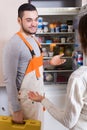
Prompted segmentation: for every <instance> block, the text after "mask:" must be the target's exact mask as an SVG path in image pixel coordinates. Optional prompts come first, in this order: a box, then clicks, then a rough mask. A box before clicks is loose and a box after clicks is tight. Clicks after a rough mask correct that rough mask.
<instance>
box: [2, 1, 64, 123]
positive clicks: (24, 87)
mask: <svg viewBox="0 0 87 130" xmlns="http://www.w3.org/2000/svg"><path fill="white" fill-rule="evenodd" d="M18 23H19V25H20V31H19V32H17V33H16V34H15V35H14V36H13V37H12V38H11V39H10V40H9V42H8V44H7V45H6V47H5V51H4V58H3V61H4V63H3V65H4V66H3V68H4V81H5V84H6V89H7V94H8V100H9V104H10V108H11V111H12V112H11V114H12V120H13V121H15V122H16V123H23V119H29V118H30V119H39V120H40V119H41V118H42V117H40V116H41V114H40V113H39V112H41V113H42V108H41V107H42V106H41V105H40V104H38V103H33V102H32V101H31V100H30V101H29V99H28V97H27V92H28V91H30V90H33V91H38V92H40V93H43V88H44V87H43V62H42V61H43V58H42V48H41V45H40V44H39V43H38V41H37V40H36V38H35V37H34V34H35V33H36V31H37V26H38V12H37V10H36V8H35V7H34V6H33V5H31V4H29V3H25V4H23V5H21V6H20V7H19V9H18ZM61 56H62V55H59V56H55V57H54V58H53V59H52V60H51V61H50V63H51V64H52V65H58V64H62V63H64V62H65V60H64V59H61ZM19 90H20V91H19ZM40 110H41V111H40ZM39 115H40V116H39ZM41 120H42V119H41Z"/></svg>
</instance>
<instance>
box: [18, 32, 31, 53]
mask: <svg viewBox="0 0 87 130" xmlns="http://www.w3.org/2000/svg"><path fill="white" fill-rule="evenodd" d="M17 34H18V35H19V36H20V38H21V39H22V40H23V41H24V43H25V44H26V46H27V47H28V48H29V49H30V50H31V51H33V48H32V46H31V45H30V44H29V42H28V41H27V40H26V39H25V38H24V36H23V35H22V34H21V32H17Z"/></svg>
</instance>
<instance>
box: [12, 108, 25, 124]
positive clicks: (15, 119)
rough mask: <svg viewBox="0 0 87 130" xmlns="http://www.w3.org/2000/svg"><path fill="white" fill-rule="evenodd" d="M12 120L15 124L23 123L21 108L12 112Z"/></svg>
mask: <svg viewBox="0 0 87 130" xmlns="http://www.w3.org/2000/svg"><path fill="white" fill-rule="evenodd" d="M12 121H13V122H14V123H17V124H23V123H24V121H23V112H22V110H20V111H16V112H13V115H12Z"/></svg>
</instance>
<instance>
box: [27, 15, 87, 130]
mask: <svg viewBox="0 0 87 130" xmlns="http://www.w3.org/2000/svg"><path fill="white" fill-rule="evenodd" d="M78 32H79V39H80V42H81V47H82V49H83V53H84V55H85V56H86V55H87V14H86V15H84V16H82V17H81V19H80V21H79V26H78ZM28 96H29V99H31V100H33V101H36V102H41V104H42V105H43V106H44V107H45V108H46V110H48V112H49V113H50V114H51V115H52V116H53V117H54V118H55V119H56V120H58V121H59V122H60V123H61V124H63V125H64V126H65V127H67V128H69V130H87V66H81V67H79V68H78V69H77V70H76V71H74V72H73V73H72V74H71V76H70V78H69V81H68V85H67V94H66V107H65V110H64V111H61V110H60V109H59V108H56V107H55V106H54V105H53V104H52V103H51V102H50V101H49V100H48V99H47V98H46V97H45V96H42V95H40V94H39V93H38V92H35V93H34V92H29V94H28Z"/></svg>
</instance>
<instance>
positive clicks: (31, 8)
mask: <svg viewBox="0 0 87 130" xmlns="http://www.w3.org/2000/svg"><path fill="white" fill-rule="evenodd" d="M24 11H37V9H36V7H35V6H34V5H32V4H29V3H24V4H22V5H21V6H20V7H19V8H18V17H20V18H22V17H23V12H24Z"/></svg>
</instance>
